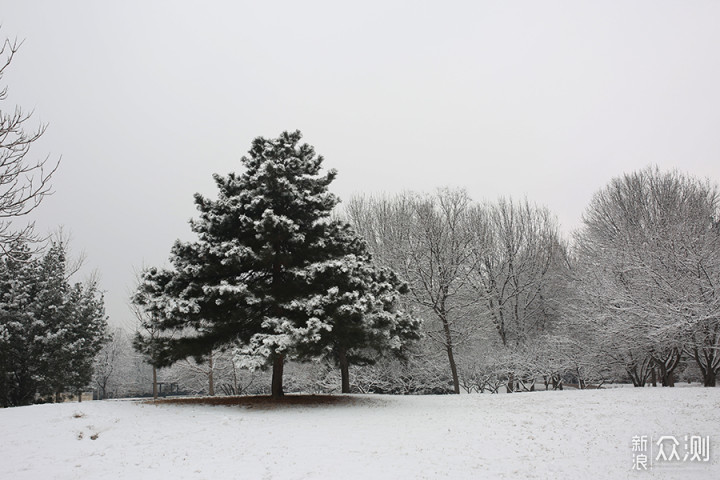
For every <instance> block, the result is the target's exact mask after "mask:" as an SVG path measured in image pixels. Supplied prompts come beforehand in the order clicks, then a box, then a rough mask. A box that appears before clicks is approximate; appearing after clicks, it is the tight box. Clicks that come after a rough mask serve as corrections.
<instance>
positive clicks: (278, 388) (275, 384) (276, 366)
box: [271, 353, 285, 399]
mask: <svg viewBox="0 0 720 480" xmlns="http://www.w3.org/2000/svg"><path fill="white" fill-rule="evenodd" d="M284 367H285V355H282V354H277V353H276V354H275V355H274V358H273V374H272V391H271V394H272V398H275V399H277V398H281V397H282V396H283V395H285V392H284V391H283V368H284Z"/></svg>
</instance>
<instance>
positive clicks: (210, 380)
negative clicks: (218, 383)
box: [208, 352, 215, 397]
mask: <svg viewBox="0 0 720 480" xmlns="http://www.w3.org/2000/svg"><path fill="white" fill-rule="evenodd" d="M208 369H209V371H208V395H210V396H211V397H214V396H215V380H214V378H213V354H212V352H210V357H208Z"/></svg>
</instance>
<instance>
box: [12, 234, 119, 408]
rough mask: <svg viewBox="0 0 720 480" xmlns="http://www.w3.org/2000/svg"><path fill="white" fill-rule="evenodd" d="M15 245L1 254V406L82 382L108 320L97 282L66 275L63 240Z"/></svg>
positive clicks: (48, 396) (54, 393) (71, 389)
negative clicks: (39, 251)
mask: <svg viewBox="0 0 720 480" xmlns="http://www.w3.org/2000/svg"><path fill="white" fill-rule="evenodd" d="M17 251H19V252H21V253H19V254H15V255H13V256H12V257H9V256H6V257H3V258H1V259H0V406H16V405H28V404H31V403H35V402H37V401H41V400H44V399H52V398H53V397H57V396H58V395H59V394H62V393H64V392H76V391H78V390H80V389H82V388H84V387H86V386H87V385H88V384H89V383H90V380H91V377H92V364H93V359H94V357H95V355H96V354H97V352H98V351H99V350H100V348H101V347H102V344H103V342H104V341H105V331H106V326H107V319H106V316H105V307H104V301H103V297H102V295H101V294H100V292H99V291H98V288H97V285H95V284H94V283H89V284H80V283H76V284H74V285H72V284H70V282H69V281H68V279H67V261H66V258H65V255H66V252H65V247H64V245H63V244H60V243H53V244H51V246H50V248H49V249H48V250H47V252H46V253H45V254H44V255H43V256H42V257H39V258H38V257H35V256H33V255H32V254H31V253H30V251H29V249H28V248H27V246H22V247H20V248H19V249H17Z"/></svg>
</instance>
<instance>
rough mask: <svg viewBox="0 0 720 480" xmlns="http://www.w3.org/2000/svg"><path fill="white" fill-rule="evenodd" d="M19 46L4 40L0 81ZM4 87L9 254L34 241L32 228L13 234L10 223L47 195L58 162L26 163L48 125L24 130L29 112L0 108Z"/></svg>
mask: <svg viewBox="0 0 720 480" xmlns="http://www.w3.org/2000/svg"><path fill="white" fill-rule="evenodd" d="M20 45H21V42H18V41H17V40H13V41H11V40H9V39H6V40H5V41H4V42H3V44H2V47H1V48H0V79H2V77H3V75H4V74H5V71H6V69H7V68H8V67H9V66H10V63H11V62H12V60H13V57H14V56H15V53H16V52H17V51H18V49H19V48H20ZM7 96H8V89H7V87H5V88H3V89H2V90H0V250H2V252H3V253H4V254H12V253H13V252H14V248H16V246H17V245H18V243H19V242H20V241H21V240H22V241H28V240H34V239H36V237H35V235H34V233H33V224H28V225H27V226H25V227H23V228H21V229H19V230H15V229H14V225H13V224H12V219H14V218H17V217H21V216H24V215H27V214H28V213H30V212H31V211H33V210H34V209H35V208H37V206H38V205H40V202H41V201H42V199H43V198H44V197H45V196H46V195H48V194H49V193H50V179H51V177H52V175H53V174H54V173H55V171H56V170H57V168H58V166H59V164H60V161H59V160H58V161H57V162H55V163H54V164H53V163H51V162H50V161H49V157H45V158H43V159H40V160H37V161H31V160H29V153H30V148H31V146H32V145H33V143H35V142H36V141H37V140H38V139H39V138H40V137H41V136H42V135H43V133H45V129H46V127H47V125H41V126H40V127H38V128H37V129H36V130H31V131H28V130H27V124H28V121H29V120H30V118H31V116H32V112H30V113H26V112H24V111H23V110H22V109H21V108H20V107H17V106H16V107H15V108H14V109H10V110H8V109H4V108H1V106H2V105H3V103H4V102H5V101H6V100H7Z"/></svg>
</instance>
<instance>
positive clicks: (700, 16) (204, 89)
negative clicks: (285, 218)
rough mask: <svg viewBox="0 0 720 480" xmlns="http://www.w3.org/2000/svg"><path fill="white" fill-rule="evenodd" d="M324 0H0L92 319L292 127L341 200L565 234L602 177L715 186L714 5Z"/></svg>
mask: <svg viewBox="0 0 720 480" xmlns="http://www.w3.org/2000/svg"><path fill="white" fill-rule="evenodd" d="M344 3H345V4H346V5H343V4H342V2H337V1H303V2H292V1H285V2H270V1H267V2H258V1H253V2H244V1H232V2H231V1H227V2H220V1H203V2H199V1H195V2H193V1H178V0H175V1H167V2H161V1H153V2H149V1H137V0H133V1H122V2H97V1H91V0H86V1H63V2H56V1H49V0H48V1H31V0H30V1H22V2H5V5H3V7H2V10H0V23H2V30H0V36H2V37H16V36H17V37H18V38H19V39H25V43H24V45H23V47H22V49H21V50H20V52H19V53H18V55H17V56H16V58H15V61H14V62H13V65H12V66H11V68H10V70H9V71H8V73H7V74H6V76H5V77H4V78H3V80H2V83H3V84H6V85H8V86H9V89H10V91H9V94H10V95H9V99H8V101H7V102H5V103H4V105H2V108H4V109H5V108H10V107H13V106H14V105H16V104H17V105H20V106H22V107H23V108H25V109H27V110H31V109H34V110H35V115H34V120H35V121H37V122H39V121H42V122H47V123H49V128H48V131H47V133H46V135H45V136H44V137H43V139H42V141H41V142H40V143H39V144H38V145H37V146H36V147H35V150H34V154H35V155H36V156H38V157H42V156H44V155H45V154H47V153H51V154H52V155H54V156H55V157H57V156H59V155H62V158H63V160H62V165H61V169H60V171H59V172H58V173H57V176H56V177H55V179H54V189H55V194H54V195H53V196H52V197H49V198H47V199H46V201H45V203H44V204H43V206H42V207H41V208H40V209H39V210H38V211H37V212H36V213H35V214H34V215H33V219H34V220H36V221H37V225H38V226H39V227H40V229H41V231H50V230H52V229H54V228H56V227H57V226H58V225H63V226H64V227H65V230H67V231H69V232H71V233H72V236H73V248H74V249H75V250H78V251H79V250H84V251H85V252H86V254H87V256H88V259H87V267H88V269H94V268H96V269H98V270H99V272H100V276H101V284H102V287H103V288H104V289H105V290H106V292H107V293H106V302H107V303H106V305H107V309H108V313H109V315H110V317H111V323H113V324H123V323H128V322H131V318H132V317H131V314H130V312H129V310H128V308H127V296H128V292H129V291H130V290H131V288H132V287H133V285H134V273H133V272H134V270H137V269H139V268H140V267H141V266H142V265H162V264H164V263H165V262H166V259H167V257H168V255H169V251H170V247H171V245H172V242H173V241H174V240H175V239H176V238H182V239H184V240H189V239H192V238H193V237H192V235H191V232H190V229H189V227H188V225H187V221H188V219H189V218H191V217H193V216H194V215H195V209H194V204H193V201H192V195H193V194H194V193H195V192H201V193H203V194H206V195H211V196H212V195H214V193H215V192H214V186H213V182H212V178H211V175H212V174H213V173H215V172H217V173H221V174H227V173H228V172H231V171H239V170H240V163H239V159H240V157H241V156H242V155H244V154H245V153H246V152H247V150H248V149H249V147H250V142H251V140H252V139H253V138H254V137H256V136H259V135H262V136H268V137H274V136H277V134H279V133H280V132H281V131H283V130H295V129H300V130H301V131H302V132H303V134H304V140H305V141H307V142H308V143H310V144H312V145H314V146H315V148H316V150H317V151H318V153H320V154H322V155H324V156H325V165H326V167H332V168H336V169H337V170H338V171H339V176H338V179H337V180H336V182H335V183H334V184H333V185H332V190H333V192H335V193H336V194H338V195H340V196H341V198H347V197H348V196H350V195H351V194H353V193H360V192H366V193H379V192H389V193H393V192H398V191H401V190H405V189H413V190H420V191H423V190H432V189H434V188H435V187H439V186H460V187H465V188H466V189H467V190H468V192H469V193H470V195H471V196H472V197H473V198H474V199H476V200H482V199H491V200H492V199H495V198H496V197H498V196H499V195H512V196H515V197H523V196H527V197H528V199H530V200H531V201H534V202H537V203H539V204H543V205H546V206H548V207H549V208H550V209H551V210H552V211H554V212H555V213H556V214H557V215H558V218H559V220H560V223H561V224H562V226H563V229H564V230H565V231H566V232H569V231H570V230H571V229H573V228H575V227H576V226H577V225H578V224H579V221H580V216H581V214H582V211H583V209H584V208H585V206H586V205H587V203H588V201H589V200H590V198H591V196H592V194H593V193H594V192H595V191H596V190H598V189H599V188H601V187H602V186H603V185H605V184H606V183H607V182H608V180H610V179H611V178H612V177H615V176H617V175H620V174H621V173H623V172H627V171H632V170H635V169H639V168H642V167H644V166H647V165H649V164H657V165H658V166H660V167H661V168H678V169H680V170H683V171H686V172H688V173H690V174H693V175H696V176H700V177H709V178H711V179H712V180H713V181H718V180H720V161H718V160H719V158H720V134H719V133H718V132H720V28H719V26H720V2H716V1H685V2H679V1H662V0H646V1H627V0H603V1H579V0H573V1H564V2H561V1H537V0H528V1H514V2H505V1H492V2H490V1H448V2H429V1H395V2H393V1H388V0H383V1H376V0H366V1H364V2H353V4H352V5H350V4H349V2H344ZM441 3H442V4H441Z"/></svg>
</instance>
